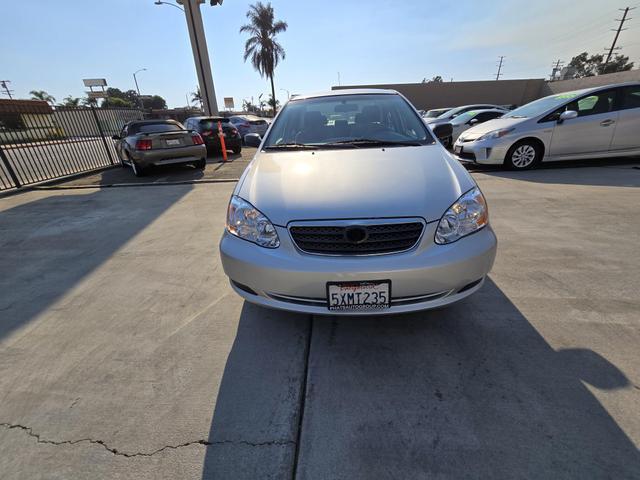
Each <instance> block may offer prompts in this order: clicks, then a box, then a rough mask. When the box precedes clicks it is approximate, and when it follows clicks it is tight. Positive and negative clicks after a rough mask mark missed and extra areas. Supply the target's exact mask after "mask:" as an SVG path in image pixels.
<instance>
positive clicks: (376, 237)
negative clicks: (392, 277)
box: [289, 222, 424, 255]
mask: <svg viewBox="0 0 640 480" xmlns="http://www.w3.org/2000/svg"><path fill="white" fill-rule="evenodd" d="M354 227H356V228H361V229H363V230H364V231H365V232H366V235H365V236H364V237H365V238H364V239H363V240H361V241H360V242H354V241H352V240H349V239H348V235H347V229H353V228H354ZM423 229H424V225H423V223H422V222H407V223H385V224H375V225H355V224H354V225H344V226H342V225H340V226H304V227H303V226H292V227H290V228H289V231H290V232H291V238H293V241H294V242H295V244H296V245H297V246H298V248H299V249H300V250H302V251H304V252H308V253H317V254H324V255H375V254H383V253H395V252H402V251H404V250H409V249H410V248H412V247H413V246H414V245H415V244H416V243H418V240H419V239H420V236H421V235H422V230H423Z"/></svg>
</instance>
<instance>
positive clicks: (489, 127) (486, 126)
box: [464, 118, 529, 139]
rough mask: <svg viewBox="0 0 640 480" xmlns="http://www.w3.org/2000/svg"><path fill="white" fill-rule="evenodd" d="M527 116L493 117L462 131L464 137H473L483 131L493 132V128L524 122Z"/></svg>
mask: <svg viewBox="0 0 640 480" xmlns="http://www.w3.org/2000/svg"><path fill="white" fill-rule="evenodd" d="M527 120H529V119H528V118H495V119H493V120H489V121H488V122H484V123H481V124H479V125H476V126H475V127H471V128H470V129H468V130H467V131H465V132H464V138H468V139H475V138H478V137H481V136H482V135H484V134H485V133H489V132H493V131H494V130H500V129H502V128H511V127H515V126H516V125H518V124H520V123H522V122H526V121H527Z"/></svg>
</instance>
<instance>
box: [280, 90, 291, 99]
mask: <svg viewBox="0 0 640 480" xmlns="http://www.w3.org/2000/svg"><path fill="white" fill-rule="evenodd" d="M280 90H282V91H283V92H287V100H289V99H290V98H291V94H290V93H289V90H287V89H286V88H281V89H280Z"/></svg>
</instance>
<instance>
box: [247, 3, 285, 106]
mask: <svg viewBox="0 0 640 480" xmlns="http://www.w3.org/2000/svg"><path fill="white" fill-rule="evenodd" d="M247 18H248V19H249V23H248V24H247V25H243V26H242V27H240V33H248V34H249V38H248V39H247V41H246V42H245V44H244V61H245V62H246V61H247V59H248V58H249V57H251V64H252V65H253V68H255V69H256V70H257V71H258V73H260V76H261V77H265V76H266V77H267V78H269V80H270V81H271V95H272V96H273V97H274V98H275V96H276V88H275V86H274V84H273V74H274V71H275V68H276V66H277V65H278V63H280V60H284V58H285V51H284V48H282V45H280V44H279V43H278V42H277V41H276V35H277V34H278V33H281V32H285V31H286V30H287V23H286V22H283V21H281V20H275V18H274V13H273V7H272V6H271V3H267V4H266V5H264V4H263V3H262V2H257V3H256V4H255V5H251V6H250V7H249V11H248V12H247ZM273 113H274V114H275V110H274V112H273Z"/></svg>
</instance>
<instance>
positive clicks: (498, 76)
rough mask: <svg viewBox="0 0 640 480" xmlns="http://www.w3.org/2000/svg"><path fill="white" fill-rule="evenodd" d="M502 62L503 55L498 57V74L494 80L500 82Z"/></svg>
mask: <svg viewBox="0 0 640 480" xmlns="http://www.w3.org/2000/svg"><path fill="white" fill-rule="evenodd" d="M503 60H504V55H500V63H499V64H498V73H496V80H500V75H502V74H501V73H500V72H501V71H502V61H503Z"/></svg>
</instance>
